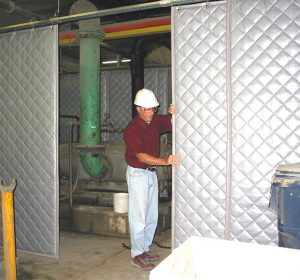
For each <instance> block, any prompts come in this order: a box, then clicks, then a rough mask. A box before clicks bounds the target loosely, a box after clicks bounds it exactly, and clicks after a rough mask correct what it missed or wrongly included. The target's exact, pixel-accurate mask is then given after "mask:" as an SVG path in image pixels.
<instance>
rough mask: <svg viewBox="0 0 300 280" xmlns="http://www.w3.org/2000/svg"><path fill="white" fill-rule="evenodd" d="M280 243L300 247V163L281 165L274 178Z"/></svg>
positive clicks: (273, 185) (290, 246)
mask: <svg viewBox="0 0 300 280" xmlns="http://www.w3.org/2000/svg"><path fill="white" fill-rule="evenodd" d="M272 192H273V197H275V200H274V199H273V203H274V201H276V202H275V203H276V204H277V205H275V206H276V208H277V216H278V217H277V227H278V245H279V246H280V247H287V248H294V249H300V164H290V165H280V166H279V167H278V168H277V170H276V173H275V175H274V176H273V180H272Z"/></svg>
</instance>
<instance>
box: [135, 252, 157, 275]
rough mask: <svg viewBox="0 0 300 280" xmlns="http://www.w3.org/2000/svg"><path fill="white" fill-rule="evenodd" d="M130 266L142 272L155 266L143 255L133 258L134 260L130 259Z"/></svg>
mask: <svg viewBox="0 0 300 280" xmlns="http://www.w3.org/2000/svg"><path fill="white" fill-rule="evenodd" d="M131 265H132V266H135V267H137V268H140V269H142V270H147V271H149V270H152V269H153V268H154V267H155V265H154V264H153V263H151V262H149V261H148V260H147V259H146V258H145V257H144V254H140V255H137V256H135V257H134V258H132V259H131Z"/></svg>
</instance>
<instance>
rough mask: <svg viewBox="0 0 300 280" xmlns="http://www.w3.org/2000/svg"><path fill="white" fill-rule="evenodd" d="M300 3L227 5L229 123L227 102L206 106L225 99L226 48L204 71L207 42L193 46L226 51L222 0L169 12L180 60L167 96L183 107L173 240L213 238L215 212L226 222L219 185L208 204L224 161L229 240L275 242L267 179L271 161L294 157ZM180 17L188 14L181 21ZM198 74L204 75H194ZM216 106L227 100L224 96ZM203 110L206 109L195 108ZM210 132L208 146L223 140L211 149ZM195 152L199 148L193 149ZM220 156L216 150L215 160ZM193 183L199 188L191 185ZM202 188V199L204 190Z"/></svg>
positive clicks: (296, 152) (273, 163)
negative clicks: (215, 108) (229, 10)
mask: <svg viewBox="0 0 300 280" xmlns="http://www.w3.org/2000/svg"><path fill="white" fill-rule="evenodd" d="M299 4H300V3H299V1H294V0H288V1H275V0H272V1H258V0H257V1H250V0H249V1H233V3H232V13H231V17H232V18H231V20H232V29H231V30H227V31H226V32H229V33H227V35H230V36H231V38H232V46H231V49H230V50H229V52H231V57H232V61H231V65H230V66H231V70H232V77H231V78H232V84H231V85H232V103H231V107H232V111H231V113H232V119H231V120H229V121H230V123H228V125H227V123H226V121H225V120H226V118H227V116H228V113H229V112H228V110H229V109H228V108H226V106H225V105H224V106H221V107H222V108H224V110H223V111H221V112H222V115H220V113H215V112H213V110H211V109H209V108H211V105H209V104H211V103H214V102H216V101H218V100H220V99H219V98H218V97H217V96H219V95H222V96H224V98H225V99H226V91H225V90H226V89H225V85H223V86H220V85H222V84H223V82H224V83H230V80H227V81H226V80H225V74H226V69H225V65H224V63H225V55H226V54H225V51H224V52H223V53H222V54H221V57H222V58H224V60H223V61H217V63H216V62H214V61H213V60H211V61H210V62H209V63H208V66H207V67H206V68H204V66H205V65H206V64H205V62H203V61H206V60H207V59H208V58H209V57H210V56H209V55H208V54H207V53H205V52H203V51H202V50H203V49H204V50H205V47H201V48H199V49H200V50H201V52H199V51H198V42H201V44H203V45H206V44H208V45H210V49H209V50H210V51H211V52H214V51H215V52H217V53H221V51H222V49H224V47H225V42H226V38H225V35H224V33H223V32H224V28H225V21H224V16H225V14H226V3H222V2H218V3H217V2H216V3H215V4H214V3H211V4H209V5H207V4H206V5H193V6H189V7H180V8H177V9H175V8H173V20H174V25H173V26H174V34H173V37H174V46H175V51H173V56H174V58H173V59H174V61H175V63H176V66H177V67H176V69H175V70H174V73H173V75H174V78H175V81H174V82H175V86H174V93H175V95H174V96H175V99H176V100H175V102H176V103H177V104H180V108H179V111H180V114H179V115H178V116H177V117H176V135H175V137H176V145H175V146H176V152H177V153H179V155H180V156H181V158H183V162H182V165H181V166H180V167H179V168H177V170H176V182H175V195H176V196H175V211H174V214H175V217H174V220H175V225H173V227H174V239H175V240H174V244H175V246H178V244H180V243H182V242H183V241H185V239H186V238H187V237H188V236H190V235H191V234H196V235H197V234H199V235H202V236H208V235H214V234H215V232H216V231H215V228H216V226H215V225H214V224H213V223H210V221H211V220H212V217H214V218H215V216H217V217H216V218H215V219H216V220H217V219H218V217H220V219H219V220H220V224H222V223H223V216H220V215H219V214H220V213H222V210H223V208H224V203H223V198H224V197H223V193H224V191H223V193H222V199H220V200H219V203H220V205H219V207H218V208H216V209H214V208H211V209H210V208H209V207H210V206H211V205H212V203H211V201H214V200H215V199H217V198H219V197H220V192H221V191H222V190H224V188H225V182H224V181H225V180H226V176H228V174H227V173H226V168H225V167H227V168H228V166H229V167H230V168H232V180H231V181H230V182H229V184H231V188H232V193H231V197H230V198H229V199H230V200H231V208H230V209H226V211H229V212H230V217H231V222H230V224H229V230H230V233H231V238H232V239H237V240H240V241H246V242H258V243H261V244H274V243H276V236H277V229H276V225H275V220H276V217H275V216H274V215H273V213H271V212H269V211H267V207H268V199H269V191H270V182H271V176H272V174H273V172H274V170H275V169H276V166H277V165H278V164H282V163H294V162H299V145H298V143H299V137H300V133H299V129H300V128H299V125H298V123H299V117H300V115H299V112H298V110H297V108H298V104H299V98H300V96H299V93H300V92H299V91H300V87H299V85H300V77H299V69H300V67H299V64H300V61H299V57H300V55H299V50H300V47H299V34H300V31H299V30H300V28H299V22H300V20H299V15H300V8H299ZM220 11H222V12H221V13H220ZM183 14H186V15H187V17H188V18H184V17H181V15H183ZM198 15H202V16H201V19H202V21H200V22H195V23H194V24H192V23H193V22H194V21H195V18H197V16H198ZM214 21H216V22H217V24H216V23H215V24H214V23H213V22H214ZM220 26H222V28H220ZM192 27H193V28H194V29H192ZM221 29H222V31H223V32H222V33H221V34H220V33H219V32H220V30H221ZM185 33H187V34H185ZM223 35H224V36H223ZM182 38H183V39H182ZM184 38H185V40H186V41H185V40H184ZM187 54H189V55H187ZM191 57H193V58H192V59H191ZM195 62H198V63H195ZM221 65H223V66H224V67H223V68H221ZM210 68H212V69H220V72H221V73H219V76H220V77H223V78H224V79H223V80H222V81H221V80H220V79H219V78H215V77H214V76H213V75H208V74H207V73H209V71H208V70H207V69H210ZM199 72H200V73H201V75H199V76H198V77H196V78H194V77H195V76H196V75H197V73H199ZM203 76H206V79H203V78H202V77H203ZM216 83H217V85H218V86H215V85H214V87H215V88H218V90H219V93H218V95H216V96H213V95H212V96H210V97H209V98H206V99H205V98H203V95H204V94H205V93H206V92H207V91H208V90H209V88H210V85H211V84H216ZM191 89H196V90H195V91H197V90H199V93H198V94H193V92H192V90H191ZM203 102H204V103H205V104H204V105H202V103H203ZM226 102H228V100H226ZM229 102H230V101H229ZM221 103H222V104H225V102H224V100H223V101H222V102H221ZM221 103H220V102H219V104H221ZM202 107H204V109H201V110H200V108H202ZM194 108H195V109H194ZM208 110H209V111H210V113H209V114H207V116H208V117H207V118H204V117H203V112H205V111H208ZM220 116H221V118H219V117H220ZM215 118H218V119H219V120H220V121H219V124H218V125H217V126H216V127H217V128H220V127H221V126H220V125H221V124H222V127H223V130H221V131H222V132H223V134H222V133H218V132H217V130H216V129H213V128H212V127H213V126H212V125H211V120H214V119H215ZM221 119H223V120H224V122H222V121H221ZM195 120H196V121H195ZM229 125H232V135H230V137H229V139H232V142H230V143H228V142H224V141H226V137H225V134H226V133H227V132H226V131H224V128H225V130H228V128H229ZM228 131H230V130H228ZM212 135H215V136H214V137H215V138H216V139H218V141H216V142H215V143H220V142H221V143H222V145H215V144H214V145H211V143H213V141H212V139H213V138H212ZM208 136H209V137H210V138H209V137H208ZM203 139H209V141H208V142H209V143H210V145H207V144H206V142H205V143H203ZM200 141H202V142H200ZM227 144H228V145H232V155H231V156H232V161H229V160H228V155H226V150H225V148H224V145H227ZM206 147H208V148H207V149H205V148H206ZM220 147H222V148H220ZM195 150H196V151H197V152H198V150H199V151H200V152H198V154H197V153H195V152H194V151H195ZM218 154H221V155H222V156H221V157H218V156H217V155H218ZM212 158H213V160H211V159H212ZM208 162H211V164H212V165H213V166H221V168H220V169H219V170H217V169H216V170H217V172H216V173H215V174H213V175H212V174H208V173H207V172H206V170H207V163H208ZM224 165H226V166H224ZM196 168H198V174H205V176H206V180H207V182H210V184H212V185H213V184H215V185H216V186H217V189H213V188H211V187H209V188H208V187H206V186H205V184H204V183H203V182H202V181H203V180H202V178H200V179H198V177H200V175H198V174H195V173H192V174H190V173H191V171H190V170H195V169H196ZM220 178H221V179H222V180H220ZM228 178H229V177H228ZM195 186H199V188H198V189H195ZM203 192H204V193H205V194H206V196H205V197H202V196H201V195H202V193H203ZM178 201H179V203H178ZM196 202H197V203H198V205H196ZM203 205H204V206H203ZM203 209H209V210H208V211H207V213H206V215H203V213H204V211H203ZM222 214H223V213H222ZM198 216H200V217H201V218H199V220H198V221H196V220H195V218H194V217H197V218H198ZM190 217H193V219H194V220H192V219H191V218H190ZM222 225H223V224H222ZM222 230H223V229H222V226H220V231H219V235H218V236H219V237H222V233H221V231H222Z"/></svg>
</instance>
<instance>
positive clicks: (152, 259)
mask: <svg viewBox="0 0 300 280" xmlns="http://www.w3.org/2000/svg"><path fill="white" fill-rule="evenodd" d="M143 256H144V258H145V259H146V260H148V261H149V262H157V261H159V260H160V257H159V255H155V254H151V252H150V251H148V252H144V253H143Z"/></svg>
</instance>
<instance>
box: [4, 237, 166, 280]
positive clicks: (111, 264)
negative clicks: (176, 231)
mask: <svg viewBox="0 0 300 280" xmlns="http://www.w3.org/2000/svg"><path fill="white" fill-rule="evenodd" d="M155 240H156V241H157V242H158V243H157V242H156V243H154V245H153V246H152V248H151V251H153V252H155V253H158V254H159V255H160V256H161V257H162V259H164V258H166V257H167V256H168V255H169V254H171V250H170V249H169V248H162V247H161V246H163V247H169V246H170V233H169V232H166V233H164V234H162V235H161V236H159V237H156V239H155ZM122 243H124V244H125V245H126V246H129V245H130V241H129V239H125V238H118V237H107V236H101V235H92V234H81V233H71V232H61V233H60V246H59V259H52V258H47V257H41V256H36V255H31V254H25V253H20V252H18V253H17V278H18V279H19V280H31V279H38V280H54V279H60V280H62V279H64V280H65V279H78V280H79V279H82V280H83V279H84V280H96V279H97V280H100V279H101V280H116V279H126V280H127V279H128V280H130V279H133V280H134V279H149V272H145V271H142V270H140V269H137V268H134V267H132V266H131V265H130V250H129V249H128V248H125V247H124V246H123V245H122ZM157 244H158V245H160V246H158V245H157ZM0 251H1V255H0V264H1V263H3V250H0ZM0 267H1V269H0V279H3V278H4V277H3V265H1V266H0ZM1 270H2V271H1Z"/></svg>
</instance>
